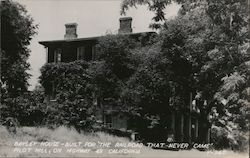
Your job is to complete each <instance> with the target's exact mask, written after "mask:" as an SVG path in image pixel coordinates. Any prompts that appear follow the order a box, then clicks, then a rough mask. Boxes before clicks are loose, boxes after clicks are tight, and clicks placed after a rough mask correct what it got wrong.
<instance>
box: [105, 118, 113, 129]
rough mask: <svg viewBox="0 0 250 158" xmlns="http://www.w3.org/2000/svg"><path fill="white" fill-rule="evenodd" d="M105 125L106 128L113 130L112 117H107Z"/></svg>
mask: <svg viewBox="0 0 250 158" xmlns="http://www.w3.org/2000/svg"><path fill="white" fill-rule="evenodd" d="M105 124H106V127H108V128H112V116H111V115H106V117H105Z"/></svg>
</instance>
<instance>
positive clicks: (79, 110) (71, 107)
mask: <svg viewBox="0 0 250 158" xmlns="http://www.w3.org/2000/svg"><path fill="white" fill-rule="evenodd" d="M44 123H45V124H46V125H47V126H49V127H53V128H54V127H58V126H61V125H64V126H67V127H71V126H73V127H75V128H76V129H77V130H82V129H84V130H86V131H88V130H91V129H92V127H93V125H94V123H95V116H94V109H93V106H91V105H90V106H89V104H88V102H86V101H85V100H75V101H65V102H62V103H56V102H55V103H49V104H47V108H46V117H45V118H44Z"/></svg>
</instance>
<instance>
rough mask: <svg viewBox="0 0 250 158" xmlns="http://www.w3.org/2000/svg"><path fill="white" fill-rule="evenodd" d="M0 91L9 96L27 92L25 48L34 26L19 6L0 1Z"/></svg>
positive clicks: (27, 52)
mask: <svg viewBox="0 0 250 158" xmlns="http://www.w3.org/2000/svg"><path fill="white" fill-rule="evenodd" d="M0 10H1V33H2V35H1V38H2V39H1V91H2V92H3V88H4V89H5V92H8V94H17V92H22V91H26V90H27V88H28V81H27V80H28V78H29V77H30V74H28V73H27V70H29V67H30V65H29V63H28V62H27V59H28V57H29V55H30V50H29V49H28V46H29V44H30V41H31V39H32V36H33V35H34V34H36V31H35V29H36V28H37V25H34V24H33V19H32V18H31V17H30V16H29V15H28V14H27V10H26V9H25V8H24V7H23V6H22V5H21V4H19V3H17V2H13V1H11V0H6V1H1V4H0Z"/></svg>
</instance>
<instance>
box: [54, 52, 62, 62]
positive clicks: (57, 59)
mask: <svg viewBox="0 0 250 158" xmlns="http://www.w3.org/2000/svg"><path fill="white" fill-rule="evenodd" d="M61 61H62V49H60V48H58V49H56V50H55V52H54V62H56V63H59V62H61Z"/></svg>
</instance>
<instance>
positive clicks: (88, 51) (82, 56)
mask: <svg viewBox="0 0 250 158" xmlns="http://www.w3.org/2000/svg"><path fill="white" fill-rule="evenodd" d="M93 53H94V47H93V46H92V45H85V46H80V47H78V48H77V60H86V61H90V60H93V57H94V55H93Z"/></svg>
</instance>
